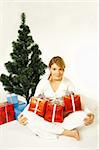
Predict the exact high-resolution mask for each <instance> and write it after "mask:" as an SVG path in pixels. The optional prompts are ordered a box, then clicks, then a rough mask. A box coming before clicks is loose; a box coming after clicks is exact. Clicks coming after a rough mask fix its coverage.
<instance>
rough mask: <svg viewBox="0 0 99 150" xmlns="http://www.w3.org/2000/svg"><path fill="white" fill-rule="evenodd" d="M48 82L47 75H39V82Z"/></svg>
mask: <svg viewBox="0 0 99 150" xmlns="http://www.w3.org/2000/svg"><path fill="white" fill-rule="evenodd" d="M47 82H48V76H43V77H41V79H40V81H39V84H46V83H47Z"/></svg>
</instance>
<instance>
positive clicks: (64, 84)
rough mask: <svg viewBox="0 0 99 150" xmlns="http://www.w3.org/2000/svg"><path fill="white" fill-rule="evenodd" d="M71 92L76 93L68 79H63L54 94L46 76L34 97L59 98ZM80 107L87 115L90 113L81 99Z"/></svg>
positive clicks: (40, 82) (39, 84)
mask: <svg viewBox="0 0 99 150" xmlns="http://www.w3.org/2000/svg"><path fill="white" fill-rule="evenodd" d="M71 91H72V92H74V93H75V92H76V90H75V87H74V85H73V83H72V82H71V80H69V79H68V78H66V77H63V79H62V81H61V83H60V85H59V87H58V89H57V91H56V92H54V91H53V89H52V87H51V85H50V81H49V80H48V76H46V77H44V78H42V79H41V80H40V81H39V83H38V85H37V87H36V90H35V94H34V96H39V95H40V94H41V95H44V96H45V97H49V98H60V97H62V96H65V95H66V93H68V92H71ZM81 105H82V109H83V110H84V111H86V112H87V113H90V112H91V111H90V110H89V109H88V108H87V106H86V105H85V102H84V101H82V99H81ZM28 108H29V104H28V105H27V107H26V108H25V110H28Z"/></svg>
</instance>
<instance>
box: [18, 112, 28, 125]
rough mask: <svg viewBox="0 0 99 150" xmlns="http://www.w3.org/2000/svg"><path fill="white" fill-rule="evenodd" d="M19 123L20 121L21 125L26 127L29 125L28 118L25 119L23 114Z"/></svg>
mask: <svg viewBox="0 0 99 150" xmlns="http://www.w3.org/2000/svg"><path fill="white" fill-rule="evenodd" d="M18 121H19V123H20V124H22V125H26V124H27V118H26V117H24V115H23V114H21V115H20V116H19V118H18Z"/></svg>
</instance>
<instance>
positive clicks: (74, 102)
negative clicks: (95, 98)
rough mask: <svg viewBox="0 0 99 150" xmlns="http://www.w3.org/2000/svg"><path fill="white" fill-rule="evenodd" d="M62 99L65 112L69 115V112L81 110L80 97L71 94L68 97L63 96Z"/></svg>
mask: <svg viewBox="0 0 99 150" xmlns="http://www.w3.org/2000/svg"><path fill="white" fill-rule="evenodd" d="M63 99H64V104H65V111H66V112H68V113H69V112H74V111H80V110H82V108H81V101H80V95H74V94H71V95H69V96H64V97H63Z"/></svg>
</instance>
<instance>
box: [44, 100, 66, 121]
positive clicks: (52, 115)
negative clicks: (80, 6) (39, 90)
mask: <svg viewBox="0 0 99 150" xmlns="http://www.w3.org/2000/svg"><path fill="white" fill-rule="evenodd" d="M63 109H64V107H63V106H62V105H60V104H57V102H56V103H55V102H47V106H46V112H45V116H44V119H45V120H47V121H49V122H63Z"/></svg>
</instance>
